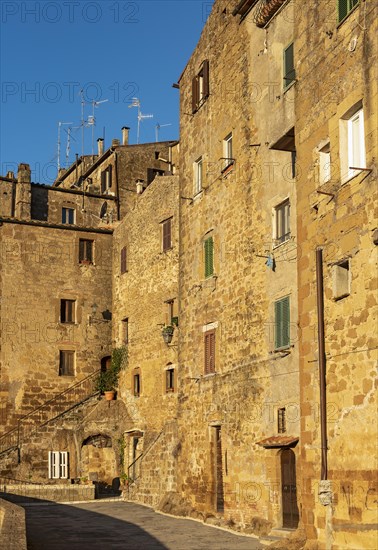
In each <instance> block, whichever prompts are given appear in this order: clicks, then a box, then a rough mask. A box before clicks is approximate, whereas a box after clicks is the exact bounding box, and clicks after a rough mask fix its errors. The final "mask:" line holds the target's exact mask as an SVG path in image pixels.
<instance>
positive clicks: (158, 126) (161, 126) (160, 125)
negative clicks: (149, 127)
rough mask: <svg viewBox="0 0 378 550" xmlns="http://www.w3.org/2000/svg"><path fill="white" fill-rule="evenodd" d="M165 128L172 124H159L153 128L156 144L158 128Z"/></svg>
mask: <svg viewBox="0 0 378 550" xmlns="http://www.w3.org/2000/svg"><path fill="white" fill-rule="evenodd" d="M165 126H172V124H171V123H170V124H159V123H157V124H156V126H155V138H156V139H155V141H156V142H158V141H159V130H160V128H164V127H165Z"/></svg>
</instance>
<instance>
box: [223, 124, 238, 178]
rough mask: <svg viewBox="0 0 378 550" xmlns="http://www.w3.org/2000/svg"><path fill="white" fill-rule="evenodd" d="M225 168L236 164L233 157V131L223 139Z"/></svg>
mask: <svg viewBox="0 0 378 550" xmlns="http://www.w3.org/2000/svg"><path fill="white" fill-rule="evenodd" d="M222 160H223V170H222V172H224V171H225V170H227V168H228V167H229V166H232V165H233V164H234V162H235V161H234V159H233V157H232V133H231V134H228V136H226V137H225V138H224V140H223V159H222Z"/></svg>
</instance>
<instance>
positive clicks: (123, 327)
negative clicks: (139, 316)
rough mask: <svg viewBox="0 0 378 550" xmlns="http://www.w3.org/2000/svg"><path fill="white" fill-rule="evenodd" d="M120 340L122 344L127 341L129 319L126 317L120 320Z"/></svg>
mask: <svg viewBox="0 0 378 550" xmlns="http://www.w3.org/2000/svg"><path fill="white" fill-rule="evenodd" d="M121 340H122V343H123V344H128V343H129V319H128V318H127V317H126V318H125V319H122V322H121Z"/></svg>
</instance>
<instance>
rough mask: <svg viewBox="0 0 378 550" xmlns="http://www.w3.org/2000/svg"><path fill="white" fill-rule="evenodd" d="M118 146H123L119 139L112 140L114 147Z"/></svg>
mask: <svg viewBox="0 0 378 550" xmlns="http://www.w3.org/2000/svg"><path fill="white" fill-rule="evenodd" d="M118 145H121V142H120V141H119V139H112V147H117V146H118Z"/></svg>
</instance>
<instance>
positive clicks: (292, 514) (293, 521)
mask: <svg viewBox="0 0 378 550" xmlns="http://www.w3.org/2000/svg"><path fill="white" fill-rule="evenodd" d="M281 488H282V526H283V527H288V528H296V527H298V522H299V510H298V504H297V482H296V472H295V454H294V452H293V451H292V450H291V449H286V450H285V451H282V453H281Z"/></svg>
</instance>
